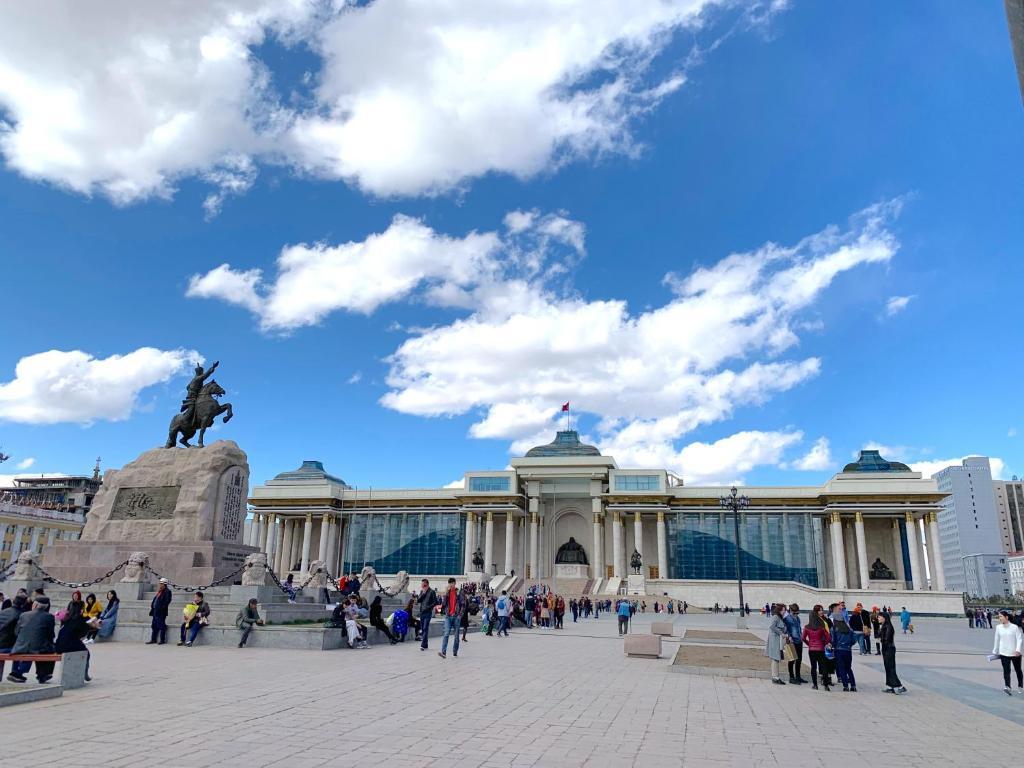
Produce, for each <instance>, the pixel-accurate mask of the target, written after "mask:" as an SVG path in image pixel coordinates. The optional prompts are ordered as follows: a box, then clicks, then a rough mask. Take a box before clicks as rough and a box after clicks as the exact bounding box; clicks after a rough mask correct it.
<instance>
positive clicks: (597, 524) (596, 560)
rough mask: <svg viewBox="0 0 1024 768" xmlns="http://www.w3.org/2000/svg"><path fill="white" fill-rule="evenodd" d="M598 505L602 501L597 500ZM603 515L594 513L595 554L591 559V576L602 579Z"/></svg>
mask: <svg viewBox="0 0 1024 768" xmlns="http://www.w3.org/2000/svg"><path fill="white" fill-rule="evenodd" d="M596 501H597V502H598V504H600V503H601V501H600V499H596ZM600 552H601V515H599V514H598V513H596V512H595V513H594V553H593V554H592V555H591V557H590V576H591V578H594V579H600V578H601V577H602V576H601V555H600Z"/></svg>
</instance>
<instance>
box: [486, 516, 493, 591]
mask: <svg viewBox="0 0 1024 768" xmlns="http://www.w3.org/2000/svg"><path fill="white" fill-rule="evenodd" d="M493 562H494V513H493V512H491V511H490V510H488V512H487V520H486V522H485V523H484V573H486V574H487V578H488V579H489V578H490V577H491V576H493V575H494V571H493V570H492V569H491V564H492V563H493Z"/></svg>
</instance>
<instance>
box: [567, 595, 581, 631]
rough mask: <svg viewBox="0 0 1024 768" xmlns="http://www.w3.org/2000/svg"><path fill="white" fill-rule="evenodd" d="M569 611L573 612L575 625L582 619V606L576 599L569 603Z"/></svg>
mask: <svg viewBox="0 0 1024 768" xmlns="http://www.w3.org/2000/svg"><path fill="white" fill-rule="evenodd" d="M569 610H570V611H572V623H573V624H575V623H576V620H577V619H578V618H579V617H580V606H579V603H577V602H576V598H575V597H574V598H573V599H572V600H570V601H569Z"/></svg>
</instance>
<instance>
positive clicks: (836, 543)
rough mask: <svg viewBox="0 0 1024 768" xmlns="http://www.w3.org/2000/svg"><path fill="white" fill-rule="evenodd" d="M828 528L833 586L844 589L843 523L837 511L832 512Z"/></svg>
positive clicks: (844, 553)
mask: <svg viewBox="0 0 1024 768" xmlns="http://www.w3.org/2000/svg"><path fill="white" fill-rule="evenodd" d="M828 530H829V533H830V534H831V536H832V571H833V575H834V576H835V582H836V586H835V588H836V589H846V588H847V581H846V551H845V548H844V547H843V523H842V520H841V519H840V517H839V513H838V512H833V513H832V520H831V524H830V525H829V527H828Z"/></svg>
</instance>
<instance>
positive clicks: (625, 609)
mask: <svg viewBox="0 0 1024 768" xmlns="http://www.w3.org/2000/svg"><path fill="white" fill-rule="evenodd" d="M615 613H616V614H617V615H618V617H619V634H620V635H625V634H628V633H629V617H630V611H629V601H628V600H620V601H619V605H618V608H616V610H615Z"/></svg>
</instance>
